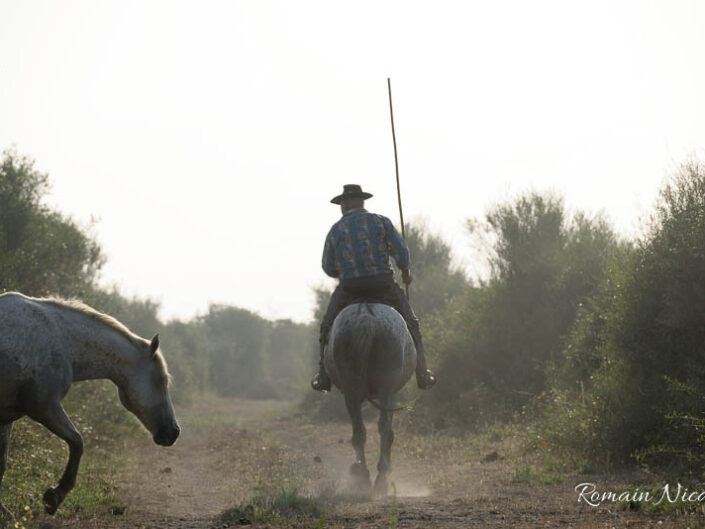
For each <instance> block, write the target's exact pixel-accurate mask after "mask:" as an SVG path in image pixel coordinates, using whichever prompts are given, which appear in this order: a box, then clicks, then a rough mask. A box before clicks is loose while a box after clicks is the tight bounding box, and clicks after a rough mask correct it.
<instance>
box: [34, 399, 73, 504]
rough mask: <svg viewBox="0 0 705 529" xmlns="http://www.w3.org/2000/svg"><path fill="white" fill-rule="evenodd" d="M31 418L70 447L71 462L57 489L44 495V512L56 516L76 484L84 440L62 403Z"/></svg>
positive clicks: (50, 490) (67, 465) (51, 489)
mask: <svg viewBox="0 0 705 529" xmlns="http://www.w3.org/2000/svg"><path fill="white" fill-rule="evenodd" d="M31 417H32V419H34V420H35V421H37V422H39V423H41V424H42V425H44V426H46V427H47V428H48V429H49V430H50V431H51V432H52V433H54V434H56V435H57V436H59V437H60V438H61V439H63V440H64V441H66V443H67V444H68V445H69V461H68V463H67V464H66V469H65V470H64V473H63V475H62V476H61V479H60V480H59V484H58V485H57V486H56V488H50V489H48V490H47V491H46V492H45V493H44V498H43V500H44V510H45V511H46V512H47V513H48V514H54V513H55V512H56V509H58V507H59V505H61V502H62V501H64V498H65V497H66V494H68V492H69V491H70V490H71V489H72V488H73V487H74V485H75V484H76V474H77V473H78V464H79V463H80V462H81V455H83V438H82V437H81V434H80V433H78V430H76V427H75V426H74V425H73V423H72V422H71V419H69V417H68V415H66V412H65V411H64V408H63V406H62V405H61V403H60V402H57V403H56V404H54V405H52V406H50V407H48V408H47V409H46V410H43V411H42V413H41V414H40V415H31Z"/></svg>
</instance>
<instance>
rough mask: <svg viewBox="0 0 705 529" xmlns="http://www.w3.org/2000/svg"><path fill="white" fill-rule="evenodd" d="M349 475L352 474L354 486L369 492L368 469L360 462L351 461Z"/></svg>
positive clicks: (370, 484) (370, 483)
mask: <svg viewBox="0 0 705 529" xmlns="http://www.w3.org/2000/svg"><path fill="white" fill-rule="evenodd" d="M350 476H352V479H353V484H354V485H355V487H356V488H358V489H360V490H363V491H365V493H367V492H369V490H370V487H371V486H372V482H371V481H370V471H369V470H367V467H366V466H365V465H364V464H362V463H353V464H352V465H350Z"/></svg>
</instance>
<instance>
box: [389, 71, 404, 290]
mask: <svg viewBox="0 0 705 529" xmlns="http://www.w3.org/2000/svg"><path fill="white" fill-rule="evenodd" d="M387 91H388V92H389V117H390V119H391V120H392V141H393V142H394V169H395V171H396V174H397V200H398V201H399V217H400V219H401V236H402V237H403V239H404V243H405V244H406V232H405V230H404V211H403V210H402V207H401V187H400V186H399V156H398V154H397V135H396V133H395V132H394V109H393V108H392V81H391V80H390V79H389V77H387ZM404 290H405V291H406V298H407V299H409V285H407V284H404Z"/></svg>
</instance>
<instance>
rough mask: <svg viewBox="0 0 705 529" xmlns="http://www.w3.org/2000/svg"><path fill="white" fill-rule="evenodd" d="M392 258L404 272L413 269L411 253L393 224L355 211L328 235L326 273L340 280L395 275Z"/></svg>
mask: <svg viewBox="0 0 705 529" xmlns="http://www.w3.org/2000/svg"><path fill="white" fill-rule="evenodd" d="M390 256H391V257H392V258H394V262H395V263H396V264H397V266H398V267H399V268H400V269H402V270H406V269H408V268H409V266H410V263H409V250H407V248H406V244H404V239H402V238H401V236H400V235H399V232H397V230H396V229H395V228H394V226H393V225H392V222H391V221H390V220H389V219H388V218H387V217H384V216H382V215H377V214H375V213H370V212H368V211H367V210H365V209H363V208H355V209H351V210H348V211H346V212H345V214H344V215H343V216H342V217H341V219H340V220H339V221H338V222H336V223H335V224H333V227H332V228H331V229H330V231H329V232H328V236H327V237H326V244H325V246H324V248H323V271H324V272H325V273H326V274H328V275H329V276H330V277H337V278H340V279H352V278H354V277H366V276H373V275H379V274H391V273H392V267H391V266H390V264H389V257H390Z"/></svg>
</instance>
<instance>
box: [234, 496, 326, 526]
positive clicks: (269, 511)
mask: <svg viewBox="0 0 705 529" xmlns="http://www.w3.org/2000/svg"><path fill="white" fill-rule="evenodd" d="M324 503H325V502H324V501H322V500H321V498H319V497H313V496H308V495H302V494H300V493H299V492H298V490H297V489H295V488H292V489H282V490H281V491H280V492H279V493H278V494H275V495H274V496H267V495H257V496H254V497H252V498H251V499H250V500H249V501H247V502H244V503H241V504H239V505H236V506H235V507H232V508H230V509H228V510H227V511H225V512H224V513H223V514H222V515H221V519H222V520H223V522H229V523H239V524H243V523H247V522H255V523H271V524H276V525H284V524H287V523H289V522H291V521H292V520H302V519H311V518H319V519H320V518H322V517H323V514H324Z"/></svg>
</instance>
